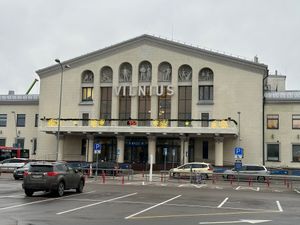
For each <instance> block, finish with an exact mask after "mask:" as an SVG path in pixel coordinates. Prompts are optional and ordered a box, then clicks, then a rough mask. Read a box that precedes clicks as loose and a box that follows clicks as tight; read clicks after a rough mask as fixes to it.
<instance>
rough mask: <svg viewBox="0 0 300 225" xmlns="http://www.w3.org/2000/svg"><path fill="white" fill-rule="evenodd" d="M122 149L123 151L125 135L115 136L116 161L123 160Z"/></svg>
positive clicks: (120, 161) (121, 161)
mask: <svg viewBox="0 0 300 225" xmlns="http://www.w3.org/2000/svg"><path fill="white" fill-rule="evenodd" d="M124 151H125V137H124V136H117V154H118V155H117V162H118V163H123V162H124Z"/></svg>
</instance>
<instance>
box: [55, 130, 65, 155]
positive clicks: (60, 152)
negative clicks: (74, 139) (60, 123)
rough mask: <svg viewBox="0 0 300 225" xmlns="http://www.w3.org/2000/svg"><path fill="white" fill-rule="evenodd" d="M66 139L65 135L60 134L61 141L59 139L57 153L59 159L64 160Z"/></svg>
mask: <svg viewBox="0 0 300 225" xmlns="http://www.w3.org/2000/svg"><path fill="white" fill-rule="evenodd" d="M64 139H65V137H64V136H63V135H60V137H59V141H58V153H57V160H58V161H62V160H63V157H64Z"/></svg>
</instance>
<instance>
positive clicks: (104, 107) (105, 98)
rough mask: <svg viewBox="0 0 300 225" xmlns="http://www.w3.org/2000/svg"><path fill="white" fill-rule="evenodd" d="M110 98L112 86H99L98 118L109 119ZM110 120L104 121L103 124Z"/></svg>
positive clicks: (107, 123) (108, 122)
mask: <svg viewBox="0 0 300 225" xmlns="http://www.w3.org/2000/svg"><path fill="white" fill-rule="evenodd" d="M111 99H112V88H111V87H101V102H100V119H104V120H106V119H111ZM109 125H110V121H105V126H109Z"/></svg>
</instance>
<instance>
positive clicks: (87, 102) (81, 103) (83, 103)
mask: <svg viewBox="0 0 300 225" xmlns="http://www.w3.org/2000/svg"><path fill="white" fill-rule="evenodd" d="M79 105H94V102H93V101H84V102H80V103H79Z"/></svg>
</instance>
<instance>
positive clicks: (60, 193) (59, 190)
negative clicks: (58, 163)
mask: <svg viewBox="0 0 300 225" xmlns="http://www.w3.org/2000/svg"><path fill="white" fill-rule="evenodd" d="M64 192H65V184H64V183H63V182H59V184H58V186H57V192H56V194H57V196H58V197H61V196H63V195H64Z"/></svg>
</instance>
